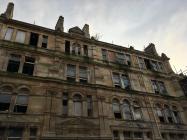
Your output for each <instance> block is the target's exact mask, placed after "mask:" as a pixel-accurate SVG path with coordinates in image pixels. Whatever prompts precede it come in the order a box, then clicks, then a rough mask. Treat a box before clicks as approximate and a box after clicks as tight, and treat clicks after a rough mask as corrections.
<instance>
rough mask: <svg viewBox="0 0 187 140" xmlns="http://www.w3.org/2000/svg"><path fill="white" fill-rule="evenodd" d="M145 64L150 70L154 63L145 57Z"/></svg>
mask: <svg viewBox="0 0 187 140" xmlns="http://www.w3.org/2000/svg"><path fill="white" fill-rule="evenodd" d="M144 62H145V66H146V68H147V69H148V70H152V65H151V62H150V60H149V59H144Z"/></svg>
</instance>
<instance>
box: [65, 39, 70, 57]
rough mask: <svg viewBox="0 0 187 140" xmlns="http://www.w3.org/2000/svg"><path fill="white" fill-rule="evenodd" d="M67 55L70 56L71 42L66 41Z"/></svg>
mask: <svg viewBox="0 0 187 140" xmlns="http://www.w3.org/2000/svg"><path fill="white" fill-rule="evenodd" d="M65 53H66V54H70V41H67V40H66V41H65Z"/></svg>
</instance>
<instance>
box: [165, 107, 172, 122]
mask: <svg viewBox="0 0 187 140" xmlns="http://www.w3.org/2000/svg"><path fill="white" fill-rule="evenodd" d="M164 114H165V117H166V120H167V122H168V123H173V118H172V112H171V109H170V107H169V106H168V105H164Z"/></svg>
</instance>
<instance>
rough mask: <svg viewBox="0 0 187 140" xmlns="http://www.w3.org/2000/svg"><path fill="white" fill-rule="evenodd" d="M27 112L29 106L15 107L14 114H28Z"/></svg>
mask: <svg viewBox="0 0 187 140" xmlns="http://www.w3.org/2000/svg"><path fill="white" fill-rule="evenodd" d="M26 111H27V106H22V105H15V106H14V112H17V113H26Z"/></svg>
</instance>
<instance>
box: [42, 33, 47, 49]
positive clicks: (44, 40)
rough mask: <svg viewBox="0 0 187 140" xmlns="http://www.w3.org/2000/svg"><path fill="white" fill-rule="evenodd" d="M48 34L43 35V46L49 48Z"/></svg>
mask: <svg viewBox="0 0 187 140" xmlns="http://www.w3.org/2000/svg"><path fill="white" fill-rule="evenodd" d="M47 43H48V36H46V35H43V40H42V48H47Z"/></svg>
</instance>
